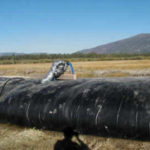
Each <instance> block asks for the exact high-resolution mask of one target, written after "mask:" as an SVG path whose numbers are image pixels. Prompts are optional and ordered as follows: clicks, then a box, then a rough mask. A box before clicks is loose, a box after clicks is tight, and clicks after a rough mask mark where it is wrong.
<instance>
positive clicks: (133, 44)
mask: <svg viewBox="0 0 150 150" xmlns="http://www.w3.org/2000/svg"><path fill="white" fill-rule="evenodd" d="M77 53H83V54H87V53H97V54H121V53H123V54H142V53H150V33H143V34H138V35H135V36H133V37H130V38H126V39H122V40H119V41H116V42H112V43H108V44H104V45H100V46H96V47H94V48H90V49H84V50H80V51H77ZM32 54H42V53H32ZM12 55H23V53H12V52H11V53H1V52H0V57H1V56H12Z"/></svg>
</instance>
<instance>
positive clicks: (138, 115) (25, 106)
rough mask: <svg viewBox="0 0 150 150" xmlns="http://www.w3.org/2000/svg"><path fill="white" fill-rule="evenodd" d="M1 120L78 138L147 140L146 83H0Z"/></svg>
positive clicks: (149, 105) (149, 94)
mask: <svg viewBox="0 0 150 150" xmlns="http://www.w3.org/2000/svg"><path fill="white" fill-rule="evenodd" d="M0 91H1V92H0V119H1V120H7V121H9V122H12V123H17V124H20V125H26V126H32V127H37V128H44V129H49V130H59V131H62V130H63V129H64V128H66V127H72V128H73V129H75V130H76V131H78V132H80V133H83V134H92V135H99V136H113V137H121V138H132V139H141V140H145V139H150V79H149V78H121V79H79V80H76V81H51V82H49V83H45V84H41V82H40V81H38V80H33V79H19V78H18V79H17V78H16V79H8V78H0Z"/></svg>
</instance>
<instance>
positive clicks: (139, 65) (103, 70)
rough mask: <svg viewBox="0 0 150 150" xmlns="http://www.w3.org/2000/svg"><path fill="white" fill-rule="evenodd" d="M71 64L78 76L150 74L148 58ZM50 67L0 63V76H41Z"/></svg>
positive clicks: (48, 65)
mask: <svg viewBox="0 0 150 150" xmlns="http://www.w3.org/2000/svg"><path fill="white" fill-rule="evenodd" d="M73 66H74V68H75V71H76V73H77V76H78V77H79V78H87V77H119V76H150V60H122V61H121V60H119V61H93V62H73ZM50 67H51V64H50V63H45V64H44V63H42V64H15V65H13V64H12V65H0V76H7V75H12V76H16V75H17V76H29V77H34V78H35V77H36V78H41V77H43V76H44V75H45V74H46V73H47V72H48V71H49V69H50Z"/></svg>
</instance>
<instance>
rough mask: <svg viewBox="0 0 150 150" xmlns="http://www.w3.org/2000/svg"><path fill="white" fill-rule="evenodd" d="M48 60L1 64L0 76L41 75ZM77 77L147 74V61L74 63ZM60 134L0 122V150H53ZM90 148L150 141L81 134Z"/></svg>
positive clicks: (126, 148) (147, 145)
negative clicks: (39, 62) (33, 62)
mask: <svg viewBox="0 0 150 150" xmlns="http://www.w3.org/2000/svg"><path fill="white" fill-rule="evenodd" d="M50 66H51V63H42V64H12V65H0V76H27V77H32V78H42V77H43V76H44V75H45V74H46V73H47V72H48V71H49V68H50ZM73 66H74V68H75V71H76V73H77V76H78V77H79V78H88V77H122V76H125V77H126V76H150V60H122V61H120V60H118V61H93V62H92V61H90V62H89V61H88V62H73ZM62 138H63V135H62V133H58V132H50V131H43V130H36V129H30V128H24V127H18V126H15V125H10V124H2V123H1V124H0V150H8V149H10V150H26V149H28V150H53V147H54V145H55V143H56V142H57V140H60V139H62ZM80 139H81V140H82V141H83V142H84V143H86V144H87V145H88V146H89V148H90V149H91V150H149V149H150V142H142V141H132V140H124V139H115V138H103V137H92V136H83V135H80Z"/></svg>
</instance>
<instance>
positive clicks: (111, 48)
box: [79, 33, 150, 54]
mask: <svg viewBox="0 0 150 150" xmlns="http://www.w3.org/2000/svg"><path fill="white" fill-rule="evenodd" d="M79 52H81V53H85V54H86V53H97V54H117V53H128V54H134V53H138V54H141V53H150V33H147V34H138V35H136V36H133V37H131V38H127V39H123V40H120V41H116V42H113V43H108V44H105V45H101V46H97V47H94V48H90V49H85V50H82V51H79Z"/></svg>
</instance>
